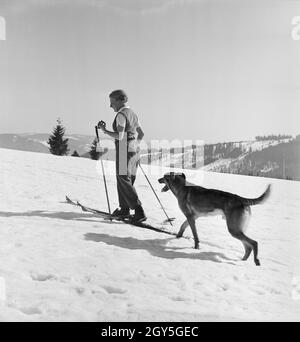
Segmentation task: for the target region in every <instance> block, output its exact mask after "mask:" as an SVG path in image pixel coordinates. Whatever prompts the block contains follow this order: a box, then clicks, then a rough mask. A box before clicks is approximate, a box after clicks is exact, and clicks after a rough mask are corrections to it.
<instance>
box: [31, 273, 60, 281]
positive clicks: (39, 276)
mask: <svg viewBox="0 0 300 342" xmlns="http://www.w3.org/2000/svg"><path fill="white" fill-rule="evenodd" d="M31 279H32V280H34V281H47V280H54V279H56V277H55V276H54V275H53V274H31Z"/></svg>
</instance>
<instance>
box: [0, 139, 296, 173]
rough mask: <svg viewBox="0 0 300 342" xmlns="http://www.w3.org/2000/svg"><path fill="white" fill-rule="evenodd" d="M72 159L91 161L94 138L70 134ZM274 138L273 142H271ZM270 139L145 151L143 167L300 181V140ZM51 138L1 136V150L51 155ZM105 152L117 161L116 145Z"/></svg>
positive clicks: (143, 151) (107, 156) (108, 156)
mask: <svg viewBox="0 0 300 342" xmlns="http://www.w3.org/2000/svg"><path fill="white" fill-rule="evenodd" d="M65 137H66V138H68V139H69V150H70V155H71V154H72V153H73V152H74V151H75V150H76V151H77V152H78V154H79V155H80V156H81V157H85V158H90V156H89V153H88V151H89V149H90V146H91V144H92V142H93V140H94V138H95V137H94V136H88V135H79V134H66V135H65ZM268 137H271V138H272V139H269V140H268V139H267V138H268ZM279 137H280V138H278V137H277V138H276V136H273V135H272V136H267V137H262V139H258V140H254V141H239V142H223V143H217V144H207V145H192V146H187V147H184V148H182V147H173V148H154V149H153V148H152V149H151V150H150V149H148V150H147V149H144V150H142V151H141V163H144V164H152V165H161V166H166V167H175V168H185V169H203V170H205V171H213V172H222V173H234V174H242V175H253V176H264V177H273V178H284V179H293V180H300V172H299V170H300V153H299V151H300V136H297V137H296V138H295V139H293V138H290V136H279ZM48 138H49V134H0V148H7V149H13V150H21V151H31V152H39V153H50V152H49V149H48V145H47V141H48ZM110 146H111V148H110V149H105V151H106V152H105V154H104V156H103V159H106V160H114V158H115V151H114V148H113V144H111V145H110Z"/></svg>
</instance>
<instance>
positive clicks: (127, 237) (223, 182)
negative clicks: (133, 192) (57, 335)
mask: <svg viewBox="0 0 300 342" xmlns="http://www.w3.org/2000/svg"><path fill="white" fill-rule="evenodd" d="M0 160H1V168H0V189H1V190H0V260H1V262H0V280H1V282H0V283H1V284H2V287H3V284H4V285H5V288H6V293H5V294H6V300H2V302H1V298H2V299H4V298H3V297H5V296H4V293H3V289H2V293H0V320H1V321H74V320H75V321H106V322H107V321H218V320H221V321H223V320H267V321H270V320H299V317H300V301H299V299H300V291H299V290H298V288H297V286H298V287H299V285H300V267H299V266H300V261H299V260H300V248H299V222H300V219H299V204H300V192H299V190H300V183H298V182H290V181H282V180H270V179H264V178H254V177H245V176H236V175H228V174H218V173H205V172H199V171H186V172H185V173H186V174H187V175H188V180H190V181H192V182H195V183H198V184H202V185H204V186H207V187H214V188H219V189H223V190H227V191H231V192H235V193H239V194H240V195H242V196H248V197H256V196H258V195H260V194H261V193H262V191H263V190H264V189H265V186H266V184H267V183H268V182H270V181H271V182H272V183H273V192H272V195H271V197H270V198H269V200H268V201H267V202H266V203H265V204H264V205H261V206H255V207H252V212H253V217H252V220H251V221H250V225H249V231H248V235H249V236H250V237H252V238H254V239H255V240H257V241H258V242H259V258H260V260H261V263H262V266H261V267H256V266H255V265H254V262H253V258H252V257H250V258H249V260H248V261H246V262H242V261H240V258H241V257H242V256H243V247H242V244H241V243H240V242H239V241H237V240H234V239H233V238H232V237H231V236H230V235H229V234H228V232H227V230H226V227H225V222H224V221H223V220H222V218H221V217H208V218H203V219H199V220H198V221H197V226H198V234H199V238H200V250H194V249H193V248H192V247H193V240H192V239H176V238H173V237H170V236H169V235H166V234H160V233H157V232H154V231H150V230H144V229H141V228H137V227H132V226H130V225H125V224H123V223H110V222H107V221H103V220H101V219H99V218H98V217H96V216H94V215H92V214H88V213H83V212H81V211H80V210H79V209H78V208H76V207H72V206H70V205H68V204H65V203H64V196H65V194H68V195H70V197H73V198H78V199H80V200H82V202H84V203H86V204H87V205H90V206H94V207H97V208H101V209H104V210H106V198H105V193H104V186H103V181H102V175H101V171H100V170H101V168H100V167H99V162H95V161H93V160H89V159H84V158H71V157H56V156H52V155H47V154H39V153H32V152H21V151H14V150H5V149H0ZM105 168H106V171H107V180H108V189H109V192H110V196H111V202H112V203H111V205H112V207H113V208H114V207H116V206H117V197H116V189H115V177H114V174H113V172H112V171H113V169H114V164H113V163H112V162H109V161H105ZM144 169H145V170H147V168H146V167H144ZM151 170H152V171H153V170H155V168H151ZM149 172H150V170H149ZM161 172H163V170H159V172H157V170H156V174H155V172H152V173H153V174H149V178H150V180H151V181H152V184H153V186H154V188H155V189H156V190H157V191H158V192H159V191H160V189H161V185H160V184H158V183H157V178H158V174H159V175H160V173H161ZM137 189H138V193H139V194H140V197H141V198H142V201H143V203H144V207H145V210H146V212H147V214H148V216H149V221H150V222H157V223H159V222H161V221H162V220H163V219H164V218H165V217H164V215H163V212H162V210H161V209H160V207H159V205H158V204H157V201H156V199H155V197H154V195H153V193H152V192H151V190H150V189H149V186H148V184H147V182H146V180H145V178H144V177H143V175H142V173H141V172H140V173H139V175H138V177H137ZM159 197H160V198H161V200H162V202H163V203H164V205H165V207H166V210H167V212H168V214H169V216H175V217H176V218H177V219H176V221H175V223H174V227H173V228H172V227H170V229H173V230H174V231H177V230H178V229H179V226H180V224H181V223H182V221H183V215H182V213H181V212H180V210H179V209H178V207H177V202H176V199H175V197H174V196H173V195H172V194H171V193H170V192H167V193H159ZM186 235H188V236H190V235H191V234H190V231H189V230H188V229H187V231H186ZM298 280H299V281H298ZM0 292H1V286H0Z"/></svg>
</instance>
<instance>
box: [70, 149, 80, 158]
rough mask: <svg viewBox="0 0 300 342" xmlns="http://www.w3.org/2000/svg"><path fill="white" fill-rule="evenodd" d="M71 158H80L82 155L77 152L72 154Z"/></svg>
mask: <svg viewBox="0 0 300 342" xmlns="http://www.w3.org/2000/svg"><path fill="white" fill-rule="evenodd" d="M71 156H72V157H80V155H79V154H78V152H77V151H76V150H75V151H74V152H73V153H72V155H71Z"/></svg>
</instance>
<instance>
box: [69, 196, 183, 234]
mask: <svg viewBox="0 0 300 342" xmlns="http://www.w3.org/2000/svg"><path fill="white" fill-rule="evenodd" d="M66 203H68V204H71V205H73V206H76V207H79V208H81V210H82V211H84V212H88V213H92V214H95V215H97V216H99V217H101V218H103V219H104V220H111V221H118V222H123V223H125V224H130V225H133V226H137V227H141V228H145V229H150V230H153V231H155V232H159V233H165V234H169V235H173V236H176V235H177V234H176V233H175V232H172V231H170V230H168V229H166V228H165V227H163V226H159V227H157V226H153V225H151V224H149V223H146V222H140V223H139V222H132V221H130V220H128V219H127V220H126V219H120V218H119V217H116V216H113V215H111V214H109V213H107V212H105V211H101V210H98V209H94V208H90V207H87V206H85V205H83V204H82V203H80V202H79V201H74V200H72V199H70V198H69V197H68V196H66ZM186 238H188V237H186Z"/></svg>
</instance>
